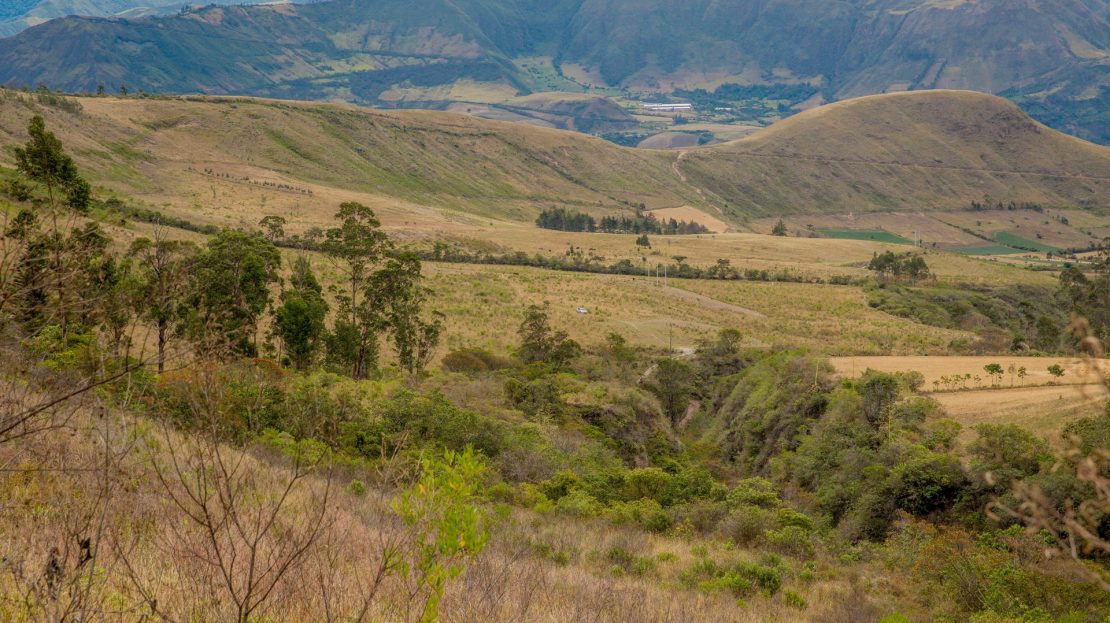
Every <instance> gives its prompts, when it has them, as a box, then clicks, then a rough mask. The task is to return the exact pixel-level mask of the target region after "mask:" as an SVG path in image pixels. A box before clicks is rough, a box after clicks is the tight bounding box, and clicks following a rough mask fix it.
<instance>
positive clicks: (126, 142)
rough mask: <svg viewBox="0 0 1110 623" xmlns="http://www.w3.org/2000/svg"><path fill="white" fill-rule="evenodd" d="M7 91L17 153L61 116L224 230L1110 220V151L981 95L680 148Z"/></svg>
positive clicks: (110, 166)
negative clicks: (1004, 214) (595, 217)
mask: <svg viewBox="0 0 1110 623" xmlns="http://www.w3.org/2000/svg"><path fill="white" fill-rule="evenodd" d="M0 93H2V94H3V96H2V97H0V99H2V101H3V104H2V105H0V144H4V145H11V144H14V143H16V142H19V141H22V140H25V139H24V128H25V126H26V123H27V120H28V119H29V117H30V116H31V115H32V114H33V113H34V112H36V111H44V112H45V113H46V115H47V117H48V123H49V124H50V125H51V126H52V127H54V128H56V129H57V131H58V133H59V135H61V136H62V137H63V140H65V142H66V143H67V145H71V146H72V148H73V150H74V152H75V154H76V155H77V157H78V159H79V161H80V163H81V164H82V165H83V166H84V167H86V168H87V169H89V170H90V171H91V173H92V176H93V177H94V179H96V181H98V182H100V183H102V184H105V185H108V186H111V187H115V188H118V189H119V190H121V191H123V192H126V193H127V194H129V195H133V196H136V197H140V198H142V199H144V200H146V201H147V202H148V203H151V204H154V205H163V204H164V205H167V206H170V207H171V209H173V210H175V211H176V212H177V213H179V214H181V215H184V216H188V217H189V218H192V219H199V220H204V221H210V222H216V223H220V224H231V225H238V224H253V223H254V222H255V221H256V220H257V214H258V213H259V212H260V211H261V210H263V209H266V210H271V209H280V210H283V211H285V212H287V213H288V214H289V215H290V216H293V217H296V218H299V219H301V220H303V221H304V222H311V221H313V220H317V221H319V220H323V218H325V217H321V218H319V219H316V218H315V217H316V216H320V215H326V214H328V213H330V211H331V210H333V209H334V205H335V204H336V203H337V202H338V201H342V200H348V199H350V198H358V199H359V200H362V201H366V202H367V203H370V204H372V205H374V206H375V207H377V208H378V209H379V210H380V211H382V212H383V215H384V216H385V218H386V220H387V222H390V223H392V224H395V225H398V226H399V225H402V224H408V225H409V226H411V227H412V228H414V229H421V228H433V229H434V228H443V227H450V224H451V223H459V222H464V221H465V222H470V223H472V224H473V223H474V221H473V220H472V219H474V217H482V218H491V219H501V220H507V221H523V222H531V221H532V220H533V219H534V218H535V215H536V214H537V213H538V212H539V210H540V209H542V208H546V207H550V206H563V207H566V208H568V209H572V210H579V211H585V212H590V213H594V214H599V215H600V214H607V213H616V212H619V211H630V210H632V209H633V207H635V206H639V205H640V204H643V205H644V206H645V207H646V208H648V209H663V208H677V207H680V206H685V205H688V206H692V207H694V208H696V209H700V210H702V211H704V212H706V213H708V214H710V215H713V216H715V217H717V218H722V219H724V220H726V221H728V222H729V223H731V224H732V225H733V226H736V227H740V226H742V224H743V223H745V222H746V221H748V220H749V219H754V218H759V217H764V216H768V215H784V214H839V213H847V212H852V211H854V212H868V211H907V210H912V211H931V210H938V209H941V210H944V209H966V208H967V207H968V206H969V204H970V202H971V201H972V200H982V199H983V197H984V195H985V194H986V195H989V196H990V197H991V198H992V200H998V201H1003V202H1008V201H1014V202H1019V203H1023V202H1028V203H1037V204H1041V205H1044V206H1046V207H1082V208H1087V209H1090V210H1093V211H1096V212H1098V211H1099V210H1102V209H1105V208H1107V207H1110V148H1106V147H1101V146H1098V145H1094V144H1091V143H1088V142H1085V141H1082V140H1080V139H1076V138H1073V137H1070V136H1066V135H1063V134H1061V133H1059V132H1056V131H1054V130H1051V129H1049V128H1046V127H1045V126H1043V125H1041V124H1039V123H1037V122H1035V121H1033V120H1031V119H1030V118H1029V117H1028V116H1026V115H1025V114H1024V113H1022V112H1021V111H1020V110H1019V109H1018V108H1017V107H1016V106H1015V105H1013V104H1012V103H1010V102H1007V101H1006V100H1003V99H1000V98H997V97H994V96H989V95H983V94H977V93H969V92H955V91H922V92H914V93H906V94H892V95H880V96H870V97H865V98H859V99H854V100H848V101H844V102H839V103H836V104H832V105H828V106H824V107H820V108H817V109H814V110H811V111H808V112H806V113H802V114H799V115H796V116H794V117H792V118H790V119H787V120H785V121H782V122H780V123H778V124H775V125H773V126H771V127H769V128H765V129H763V130H760V131H758V132H756V133H755V134H753V135H752V136H750V137H749V138H745V139H741V140H738V141H734V142H731V143H726V144H722V145H717V146H711V147H704V148H696V149H689V150H684V151H678V152H676V151H660V150H645V149H631V148H622V147H618V146H616V145H613V144H611V143H608V142H606V141H603V140H601V139H597V138H594V137H589V136H584V135H582V134H578V133H575V132H567V131H561V130H554V129H548V128H541V127H531V126H527V125H523V124H514V123H505V122H498V121H489V120H481V119H474V118H469V117H463V116H459V115H455V114H451V113H443V112H435V111H379V110H370V109H364V108H358V107H353V106H347V105H331V104H309V103H298V102H285V101H271V100H254V99H242V98H122V99H120V98H107V97H104V98H76V99H75V100H73V101H74V102H76V103H79V104H80V107H81V110H80V111H79V112H74V111H73V110H72V108H73V106H72V105H70V108H71V110H61V109H58V108H52V107H50V106H48V105H44V104H43V103H40V102H38V101H37V100H38V99H41V98H42V97H43V96H36V95H28V94H19V93H16V92H11V91H2V92H0ZM5 153H6V152H5ZM5 158H10V155H6V156H5ZM444 210H445V211H444ZM314 215H315V216H314ZM468 219H471V220H468Z"/></svg>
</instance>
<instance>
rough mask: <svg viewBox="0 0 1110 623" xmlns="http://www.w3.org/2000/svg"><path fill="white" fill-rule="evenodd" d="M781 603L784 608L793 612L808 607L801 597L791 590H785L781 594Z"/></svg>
mask: <svg viewBox="0 0 1110 623" xmlns="http://www.w3.org/2000/svg"><path fill="white" fill-rule="evenodd" d="M782 603H783V604H785V605H786V607H788V608H793V609H795V610H805V609H806V606H807V605H808V604H806V600H805V599H803V598H802V596H801V595H799V594H798V593H795V592H794V591H792V590H785V591H783V592H782Z"/></svg>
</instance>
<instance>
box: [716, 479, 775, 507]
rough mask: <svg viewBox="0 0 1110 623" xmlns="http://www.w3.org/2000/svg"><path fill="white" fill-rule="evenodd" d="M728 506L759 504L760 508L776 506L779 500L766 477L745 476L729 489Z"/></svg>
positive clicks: (773, 487)
mask: <svg viewBox="0 0 1110 623" xmlns="http://www.w3.org/2000/svg"><path fill="white" fill-rule="evenodd" d="M726 499H727V500H728V504H729V506H732V507H738V506H759V507H761V508H778V506H779V504H781V501H780V500H779V494H778V492H777V491H776V490H775V486H774V485H773V484H772V483H771V481H770V480H767V479H766V478H745V479H744V480H741V481H739V482H737V483H736V486H735V487H733V488H732V491H729V493H728V497H727V498H726Z"/></svg>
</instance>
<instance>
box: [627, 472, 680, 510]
mask: <svg viewBox="0 0 1110 623" xmlns="http://www.w3.org/2000/svg"><path fill="white" fill-rule="evenodd" d="M673 483H674V477H673V476H671V475H670V474H668V473H667V472H665V471H663V470H661V469H659V468H658V467H644V468H639V469H633V470H629V472H628V473H627V474H625V477H624V498H625V499H626V500H639V499H640V498H649V499H652V500H655V501H656V502H659V503H661V504H662V503H666V502H667V501H668V499H669V498H670V497H671V496H670V493H671V487H672V485H673Z"/></svg>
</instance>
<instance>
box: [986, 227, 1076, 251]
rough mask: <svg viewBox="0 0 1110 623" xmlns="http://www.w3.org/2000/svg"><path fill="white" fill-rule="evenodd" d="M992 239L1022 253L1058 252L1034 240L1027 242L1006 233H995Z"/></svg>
mask: <svg viewBox="0 0 1110 623" xmlns="http://www.w3.org/2000/svg"><path fill="white" fill-rule="evenodd" d="M992 238H993V239H994V241H995V242H999V243H1002V244H1004V245H1006V246H1009V247H1014V248H1015V249H1022V250H1024V251H1040V252H1042V253H1056V252H1057V251H1059V250H1060V249H1059V248H1058V247H1054V246H1052V245H1048V244H1044V243H1042V242H1037V241H1036V240H1029V239H1028V238H1022V237H1021V236H1018V235H1017V234H1011V233H1010V232H1008V231H1000V232H996V233H995V234H994V236H992Z"/></svg>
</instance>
